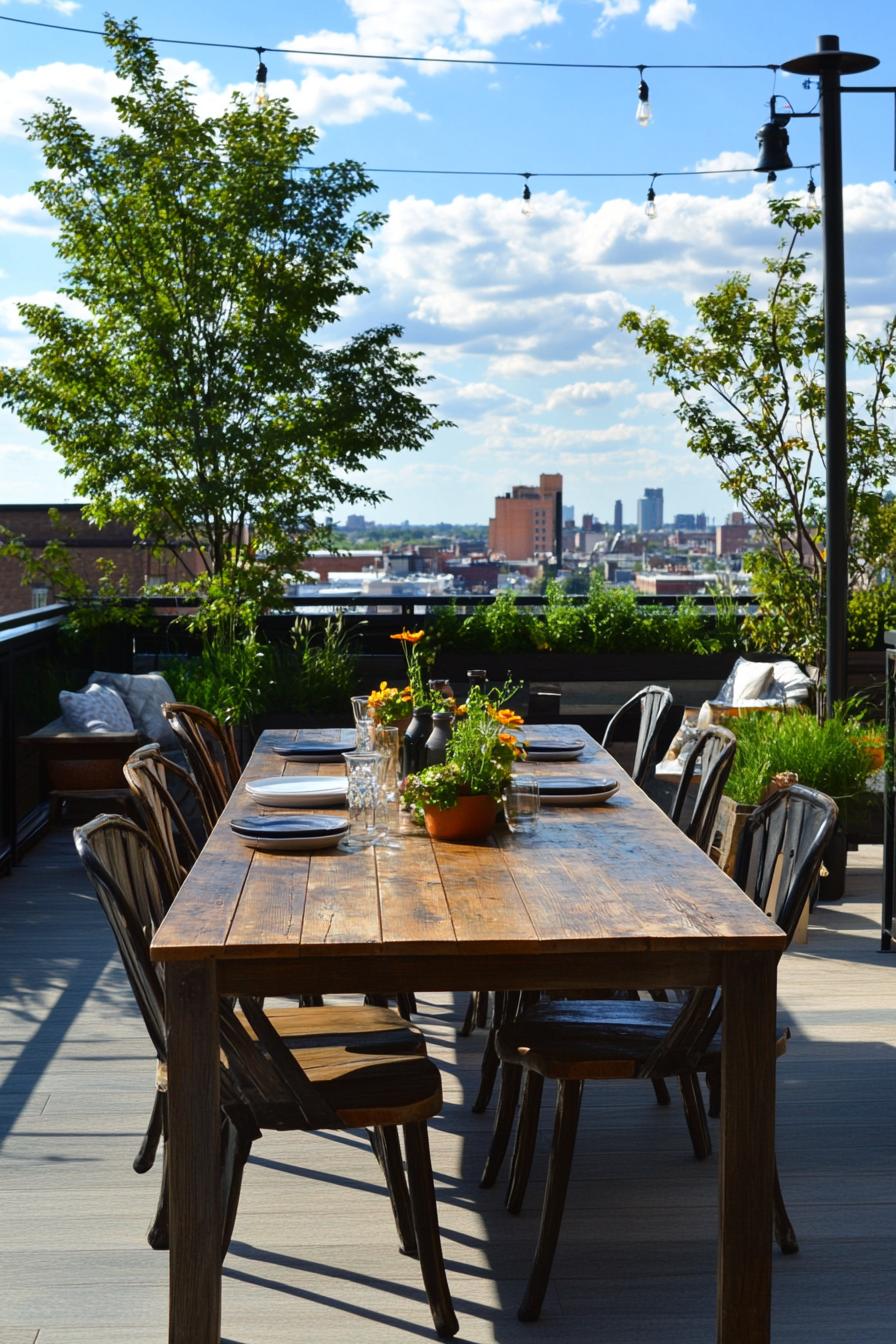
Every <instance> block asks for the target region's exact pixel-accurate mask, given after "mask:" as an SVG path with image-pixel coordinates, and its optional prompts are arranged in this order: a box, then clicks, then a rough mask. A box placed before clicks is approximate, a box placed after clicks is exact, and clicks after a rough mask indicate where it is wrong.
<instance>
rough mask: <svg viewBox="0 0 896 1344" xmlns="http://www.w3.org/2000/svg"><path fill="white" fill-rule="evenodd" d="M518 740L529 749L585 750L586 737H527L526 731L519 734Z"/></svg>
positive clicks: (540, 750) (539, 750) (538, 750)
mask: <svg viewBox="0 0 896 1344" xmlns="http://www.w3.org/2000/svg"><path fill="white" fill-rule="evenodd" d="M517 741H519V742H522V744H523V746H524V747H525V748H526V750H527V751H537V752H539V753H540V752H542V751H584V750H585V739H584V738H583V737H568V738H550V737H528V738H527V737H526V735H525V733H518V734H517Z"/></svg>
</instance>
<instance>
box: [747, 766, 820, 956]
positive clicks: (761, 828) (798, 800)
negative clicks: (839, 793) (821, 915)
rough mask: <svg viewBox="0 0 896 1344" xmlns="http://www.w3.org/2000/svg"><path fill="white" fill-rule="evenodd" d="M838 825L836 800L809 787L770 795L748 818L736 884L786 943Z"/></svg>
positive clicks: (807, 898)
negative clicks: (782, 931) (782, 935)
mask: <svg viewBox="0 0 896 1344" xmlns="http://www.w3.org/2000/svg"><path fill="white" fill-rule="evenodd" d="M836 824H837V804H836V803H835V802H834V800H833V799H832V798H829V797H828V796H827V794H826V793H819V791H818V790H817V789H810V788H807V787H806V785H805V784H792V785H791V786H790V788H789V789H781V790H780V792H778V793H774V794H772V796H771V798H769V799H768V801H767V802H765V803H762V804H761V805H760V806H759V807H757V808H756V811H755V812H753V813H752V815H751V816H749V817H748V818H747V820H746V823H745V825H744V829H743V832H742V834H741V838H740V844H739V846H738V851H737V859H736V862H735V868H734V880H735V882H737V883H738V885H739V886H741V887H743V889H744V891H745V892H746V893H747V895H748V896H751V897H752V898H753V900H754V901H755V902H756V904H757V905H758V906H759V907H760V908H761V909H763V910H766V911H767V912H768V913H769V914H770V915H771V917H772V919H774V921H775V923H776V924H778V925H779V926H780V927H781V928H782V929H783V930H784V932H785V933H786V934H787V941H788V943H789V942H790V940H791V938H792V937H793V935H794V933H795V931H796V926H797V924H798V923H799V919H800V915H801V914H802V913H803V908H804V907H805V904H806V902H807V901H808V900H809V897H810V896H811V895H812V892H813V890H814V888H815V884H816V882H817V881H818V874H819V871H820V869H821V858H822V854H823V853H824V849H825V846H826V845H827V843H828V840H829V839H830V837H831V834H832V832H833V830H834V827H835V826H836Z"/></svg>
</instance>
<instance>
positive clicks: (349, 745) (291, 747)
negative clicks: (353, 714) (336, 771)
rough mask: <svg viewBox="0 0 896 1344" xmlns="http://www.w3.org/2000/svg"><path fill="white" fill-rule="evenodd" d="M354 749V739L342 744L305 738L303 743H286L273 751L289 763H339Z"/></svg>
mask: <svg viewBox="0 0 896 1344" xmlns="http://www.w3.org/2000/svg"><path fill="white" fill-rule="evenodd" d="M354 749H355V742H354V738H346V740H345V741H344V742H324V741H323V740H314V739H313V738H306V739H305V741H304V742H288V743H286V744H285V745H284V746H282V747H275V748H274V751H275V752H276V753H277V755H278V756H285V757H286V759H287V760H289V761H339V760H341V759H342V756H343V754H344V753H345V752H347V751H354Z"/></svg>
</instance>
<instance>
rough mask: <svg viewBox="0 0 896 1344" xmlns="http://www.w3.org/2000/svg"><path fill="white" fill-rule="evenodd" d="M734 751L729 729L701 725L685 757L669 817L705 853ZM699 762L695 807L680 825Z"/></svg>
mask: <svg viewBox="0 0 896 1344" xmlns="http://www.w3.org/2000/svg"><path fill="white" fill-rule="evenodd" d="M736 750H737V738H736V737H735V736H734V734H733V733H732V732H731V731H730V730H729V729H728V728H716V727H711V728H704V729H703V730H702V732H701V733H700V734H699V735H698V737H697V738H696V740H695V742H694V746H693V750H692V751H691V753H690V755H688V756H686V757H685V761H684V765H683V766H682V769H681V779H680V780H679V781H678V788H677V789H676V791H675V797H674V799H673V800H672V809H671V811H670V813H669V816H670V817H671V818H672V820H673V821H674V822H675V824H676V826H680V827H681V829H682V830H683V831H684V833H685V835H687V836H688V837H689V839H691V840H693V841H694V844H696V845H699V846H700V848H701V849H702V850H703V851H704V852H705V853H707V854H708V853H709V847H710V844H711V843H712V837H713V832H714V830H715V824H716V815H717V813H718V810H719V801H720V799H721V797H722V790H723V789H724V787H725V784H726V782H727V780H728V776H729V775H730V774H731V767H732V765H733V764H734V753H735V751H736ZM698 764H699V765H700V782H699V784H698V785H697V792H696V794H695V797H694V806H693V809H692V810H691V815H690V817H689V819H688V821H687V824H686V825H682V817H683V814H684V807H685V802H686V799H687V795H688V790H689V788H690V785H691V781H692V779H693V778H694V771H695V770H696V768H697V765H698Z"/></svg>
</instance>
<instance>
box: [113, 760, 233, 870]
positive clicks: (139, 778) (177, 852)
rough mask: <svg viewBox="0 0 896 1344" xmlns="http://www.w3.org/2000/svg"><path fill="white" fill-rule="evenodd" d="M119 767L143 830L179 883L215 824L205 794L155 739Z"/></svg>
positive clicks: (194, 860) (197, 855)
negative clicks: (142, 824)
mask: <svg viewBox="0 0 896 1344" xmlns="http://www.w3.org/2000/svg"><path fill="white" fill-rule="evenodd" d="M122 768H123V771H124V777H125V779H126V780H127V783H128V786H129V788H130V790H131V792H132V793H133V795H134V797H135V799H136V801H137V804H138V806H139V808H140V814H141V816H142V817H143V821H144V825H145V826H146V830H147V831H148V833H149V835H150V836H151V837H152V839H153V840H154V841H155V843H156V845H157V846H158V847H159V849H160V850H162V852H163V853H164V854H165V856H166V858H167V859H168V862H169V863H170V865H171V869H172V873H173V874H174V876H175V878H176V887H178V886H180V884H181V882H182V881H183V880H184V878H185V877H186V875H187V873H188V872H189V871H190V869H191V868H192V866H193V864H194V863H195V862H196V859H197V858H198V857H199V851H200V849H201V848H202V845H203V844H205V841H206V840H207V839H208V837H209V835H210V834H211V830H212V826H213V825H214V822H213V821H212V818H211V816H210V815H209V812H208V808H207V806H206V801H205V796H204V794H203V792H202V790H201V789H200V788H199V787H198V786H197V784H196V781H195V780H194V778H193V776H192V775H191V774H190V773H189V772H188V771H187V770H184V769H182V767H181V766H179V765H177V764H176V763H175V762H174V761H171V760H169V758H168V757H167V756H165V754H164V753H163V751H162V749H161V747H160V746H159V744H158V743H157V742H150V743H149V744H148V745H147V746H145V747H138V748H137V750H136V751H134V752H132V753H131V755H130V756H129V757H128V759H127V760H126V761H125V763H124V766H123V767H122ZM176 887H175V889H176Z"/></svg>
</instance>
